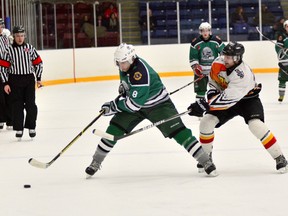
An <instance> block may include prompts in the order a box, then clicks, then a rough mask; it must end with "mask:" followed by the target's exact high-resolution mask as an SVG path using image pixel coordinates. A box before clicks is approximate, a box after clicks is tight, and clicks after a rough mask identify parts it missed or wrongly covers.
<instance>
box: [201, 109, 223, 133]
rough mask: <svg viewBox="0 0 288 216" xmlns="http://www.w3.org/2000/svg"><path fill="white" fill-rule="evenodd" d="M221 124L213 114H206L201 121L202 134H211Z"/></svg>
mask: <svg viewBox="0 0 288 216" xmlns="http://www.w3.org/2000/svg"><path fill="white" fill-rule="evenodd" d="M218 123H219V119H218V118H217V117H216V116H214V115H211V114H206V115H204V116H203V118H202V119H201V121H200V126H199V129H200V133H211V132H212V131H213V130H214V128H215V126H216V125H217V124H218Z"/></svg>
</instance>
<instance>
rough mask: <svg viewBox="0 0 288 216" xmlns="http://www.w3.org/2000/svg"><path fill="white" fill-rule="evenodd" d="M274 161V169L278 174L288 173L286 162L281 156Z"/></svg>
mask: <svg viewBox="0 0 288 216" xmlns="http://www.w3.org/2000/svg"><path fill="white" fill-rule="evenodd" d="M275 160H276V169H277V170H278V171H279V172H280V173H286V172H287V171H288V166H287V160H286V158H285V157H284V156H283V155H280V156H278V157H277V158H275Z"/></svg>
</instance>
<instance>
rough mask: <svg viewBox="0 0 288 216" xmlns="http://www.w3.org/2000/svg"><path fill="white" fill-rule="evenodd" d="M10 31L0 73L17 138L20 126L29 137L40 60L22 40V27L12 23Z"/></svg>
mask: <svg viewBox="0 0 288 216" xmlns="http://www.w3.org/2000/svg"><path fill="white" fill-rule="evenodd" d="M12 33H13V37H14V41H13V44H12V45H11V46H9V47H8V48H7V49H6V50H5V52H4V54H3V55H2V56H1V57H0V72H1V77H2V81H3V83H4V91H5V92H6V93H7V94H9V95H10V97H11V106H12V113H13V114H12V116H13V130H15V131H16V137H17V138H18V139H19V140H20V139H21V137H22V136H23V129H24V128H27V129H28V130H29V136H30V137H31V138H33V137H35V136H36V130H35V128H36V119H37V106H36V103H35V82H36V81H37V86H38V87H40V86H41V75H42V71H43V63H42V59H41V57H40V56H39V54H38V53H37V51H36V49H35V48H34V47H33V46H32V45H31V44H28V43H26V42H25V29H24V28H23V26H21V25H20V26H14V27H13V30H12ZM24 110H25V111H26V115H25V114H24ZM24 120H25V121H24Z"/></svg>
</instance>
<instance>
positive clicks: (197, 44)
mask: <svg viewBox="0 0 288 216" xmlns="http://www.w3.org/2000/svg"><path fill="white" fill-rule="evenodd" d="M199 33H200V36H199V37H197V38H194V39H193V40H192V42H191V46H190V54H189V60H190V66H191V68H192V70H193V71H194V80H196V79H198V78H199V77H202V76H203V75H204V77H203V78H202V79H201V80H200V81H198V82H195V83H194V92H195V93H196V99H200V98H204V96H205V93H206V91H207V83H208V77H207V76H208V74H209V72H210V68H211V64H212V62H213V61H214V59H216V58H217V57H218V56H219V54H220V53H221V51H222V49H223V48H224V46H225V45H224V43H223V42H222V40H221V39H220V38H219V37H218V36H215V35H213V34H212V32H211V25H210V24H209V23H208V22H203V23H201V25H200V26H199Z"/></svg>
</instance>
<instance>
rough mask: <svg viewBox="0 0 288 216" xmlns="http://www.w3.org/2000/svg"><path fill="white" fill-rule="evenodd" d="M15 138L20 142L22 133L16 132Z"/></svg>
mask: <svg viewBox="0 0 288 216" xmlns="http://www.w3.org/2000/svg"><path fill="white" fill-rule="evenodd" d="M15 136H16V138H18V141H21V138H22V136H23V131H16V134H15Z"/></svg>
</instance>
